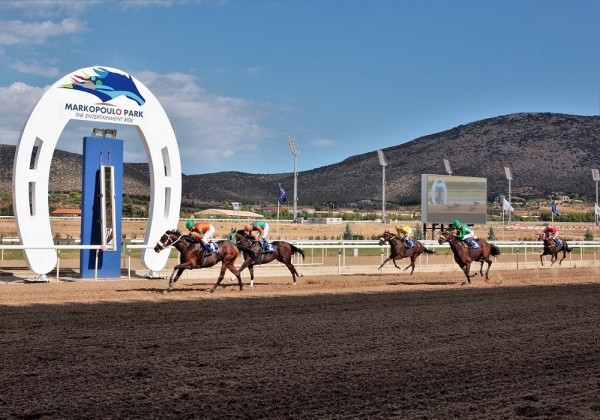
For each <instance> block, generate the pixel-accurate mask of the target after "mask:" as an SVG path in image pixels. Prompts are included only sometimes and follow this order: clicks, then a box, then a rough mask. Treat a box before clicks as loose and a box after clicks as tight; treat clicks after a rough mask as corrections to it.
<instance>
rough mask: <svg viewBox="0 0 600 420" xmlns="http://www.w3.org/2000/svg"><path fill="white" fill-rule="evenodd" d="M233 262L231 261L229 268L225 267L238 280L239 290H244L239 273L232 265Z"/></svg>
mask: <svg viewBox="0 0 600 420" xmlns="http://www.w3.org/2000/svg"><path fill="white" fill-rule="evenodd" d="M234 262H235V261H233V262H232V263H231V265H230V266H229V267H227V268H228V269H229V271H231V272H232V273H233V274H234V275H235V276H236V277H237V279H238V284H239V285H240V290H244V286H242V276H241V275H240V272H239V271H238V269H237V268H235V265H233V264H234ZM221 269H222V267H221ZM223 275H225V270H223Z"/></svg>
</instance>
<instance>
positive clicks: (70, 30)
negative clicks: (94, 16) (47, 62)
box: [0, 18, 85, 45]
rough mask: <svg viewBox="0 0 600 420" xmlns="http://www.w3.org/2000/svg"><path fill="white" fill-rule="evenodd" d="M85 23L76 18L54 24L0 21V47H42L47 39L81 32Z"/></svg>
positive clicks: (49, 22)
mask: <svg viewBox="0 0 600 420" xmlns="http://www.w3.org/2000/svg"><path fill="white" fill-rule="evenodd" d="M84 28H85V23H84V22H82V21H80V20H79V19H77V18H66V19H63V20H62V21H60V22H58V23H55V22H52V21H50V20H47V21H44V22H24V21H21V20H12V21H0V45H16V44H19V45H43V44H45V43H46V41H47V40H48V39H49V38H56V37H60V36H64V35H69V34H74V33H78V32H81V31H83V30H85V29H84Z"/></svg>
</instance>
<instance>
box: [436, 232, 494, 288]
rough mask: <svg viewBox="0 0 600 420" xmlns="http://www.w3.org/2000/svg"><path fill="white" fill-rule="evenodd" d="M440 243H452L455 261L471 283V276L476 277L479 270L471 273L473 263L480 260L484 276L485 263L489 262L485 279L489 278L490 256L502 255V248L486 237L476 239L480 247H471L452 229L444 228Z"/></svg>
mask: <svg viewBox="0 0 600 420" xmlns="http://www.w3.org/2000/svg"><path fill="white" fill-rule="evenodd" d="M439 235H440V236H439V238H438V243H439V244H440V245H441V244H443V243H444V242H448V244H450V249H452V252H453V253H454V261H456V263H457V264H458V266H459V267H460V268H461V269H462V271H463V272H464V273H465V276H466V277H467V281H468V282H469V283H471V277H475V276H476V275H477V272H475V273H474V274H470V273H469V272H470V271H471V263H472V262H476V261H480V262H481V267H480V268H479V273H480V274H481V275H482V276H483V263H484V262H487V265H488V266H487V270H486V271H485V279H486V280H489V276H488V274H489V272H490V266H491V265H492V260H491V258H490V257H497V256H498V255H500V248H498V247H497V246H496V245H494V244H490V243H489V242H487V241H486V240H485V239H475V240H476V241H477V242H478V243H479V249H469V247H468V246H467V244H466V243H464V242H463V241H460V240H459V239H458V238H457V237H456V236H455V235H454V232H452V231H451V230H444V229H442V231H441V232H440V233H439Z"/></svg>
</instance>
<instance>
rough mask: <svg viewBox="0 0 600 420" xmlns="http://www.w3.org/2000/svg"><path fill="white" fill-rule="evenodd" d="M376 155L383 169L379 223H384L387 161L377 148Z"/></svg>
mask: <svg viewBox="0 0 600 420" xmlns="http://www.w3.org/2000/svg"><path fill="white" fill-rule="evenodd" d="M377 156H378V157H379V164H380V165H381V168H382V170H383V186H382V187H381V190H382V193H381V223H385V167H386V166H387V162H386V160H385V156H384V155H383V151H382V150H381V149H379V150H377Z"/></svg>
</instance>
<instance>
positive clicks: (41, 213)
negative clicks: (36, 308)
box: [12, 66, 181, 275]
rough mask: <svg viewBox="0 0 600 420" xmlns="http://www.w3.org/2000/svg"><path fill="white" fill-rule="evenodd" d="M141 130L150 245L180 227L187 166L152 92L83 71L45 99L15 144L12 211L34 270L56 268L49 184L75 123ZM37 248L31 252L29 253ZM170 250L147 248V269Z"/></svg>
mask: <svg viewBox="0 0 600 420" xmlns="http://www.w3.org/2000/svg"><path fill="white" fill-rule="evenodd" d="M72 119H76V120H85V121H93V122H96V123H98V124H102V123H111V124H127V125H133V126H135V127H136V129H137V131H138V133H139V135H140V137H141V139H142V142H143V144H144V148H145V149H146V156H147V157H148V164H149V169H150V190H151V196H150V209H149V213H148V224H147V227H146V235H145V241H144V242H145V243H146V244H149V243H153V242H154V241H156V240H158V239H159V238H160V236H161V235H162V234H163V233H164V232H165V231H167V230H169V229H172V228H174V227H176V226H177V222H178V221H179V209H180V205H181V161H180V157H179V149H178V147H177V139H176V137H175V131H174V130H173V126H172V125H171V122H170V120H169V118H168V117H167V114H166V113H165V111H164V109H163V108H162V106H161V105H160V103H159V102H158V100H157V99H156V97H155V96H154V95H153V94H152V92H150V90H149V89H148V88H147V87H146V86H145V85H144V84H142V83H141V82H140V81H138V80H137V79H135V78H133V77H132V76H130V75H129V74H127V73H125V72H123V71H121V70H118V69H114V68H110V67H101V66H96V67H88V68H82V69H79V70H77V71H74V72H72V73H69V74H68V75H66V76H64V77H63V78H61V79H59V80H58V81H57V82H56V83H54V84H53V85H52V86H51V87H50V88H48V89H47V90H46V91H45V92H44V93H43V94H42V96H41V97H40V99H39V100H38V102H37V104H36V105H35V107H34V108H33V110H32V111H31V114H30V115H29V118H28V119H27V122H26V123H25V126H24V127H23V131H22V133H21V137H20V139H19V142H18V144H17V148H16V152H15V160H14V166H13V185H12V187H13V205H14V210H15V220H16V224H17V230H18V234H19V237H20V239H21V242H22V244H23V246H24V247H25V249H24V254H25V260H26V262H27V265H28V266H29V268H30V269H31V270H32V271H33V272H35V273H37V274H40V275H43V274H47V273H48V272H50V271H52V269H53V268H54V267H55V266H56V264H57V254H56V250H55V249H53V246H54V241H53V237H52V228H51V225H50V213H49V208H48V185H49V181H50V165H51V161H52V155H53V154H54V150H55V148H56V144H57V142H58V139H59V137H60V135H61V133H62V131H63V130H64V128H65V126H66V125H67V123H68V122H69V121H70V120H72ZM27 247H32V248H27ZM168 257H169V251H168V250H167V251H163V252H161V253H159V254H156V253H155V252H154V250H152V249H143V250H142V254H141V260H142V264H143V265H144V266H145V267H146V268H147V269H149V270H152V271H159V270H161V269H162V268H164V266H165V265H166V262H167V259H168Z"/></svg>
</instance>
